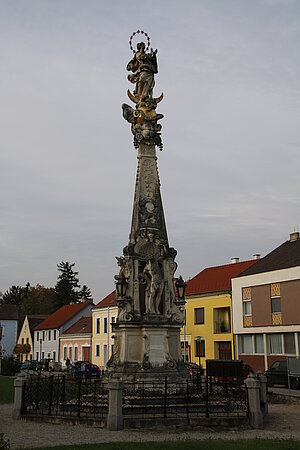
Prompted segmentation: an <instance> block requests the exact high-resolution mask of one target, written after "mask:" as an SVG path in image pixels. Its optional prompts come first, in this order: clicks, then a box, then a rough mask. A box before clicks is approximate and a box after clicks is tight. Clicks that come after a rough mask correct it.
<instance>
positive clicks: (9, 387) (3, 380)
mask: <svg viewBox="0 0 300 450" xmlns="http://www.w3.org/2000/svg"><path fill="white" fill-rule="evenodd" d="M14 381H15V378H14V377H2V376H0V403H1V404H3V403H13V402H14Z"/></svg>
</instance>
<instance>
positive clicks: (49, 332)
mask: <svg viewBox="0 0 300 450" xmlns="http://www.w3.org/2000/svg"><path fill="white" fill-rule="evenodd" d="M48 340H49V341H51V330H49V331H48Z"/></svg>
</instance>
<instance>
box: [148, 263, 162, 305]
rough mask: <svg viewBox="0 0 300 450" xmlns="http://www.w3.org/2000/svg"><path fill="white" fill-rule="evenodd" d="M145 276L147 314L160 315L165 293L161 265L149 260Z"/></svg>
mask: <svg viewBox="0 0 300 450" xmlns="http://www.w3.org/2000/svg"><path fill="white" fill-rule="evenodd" d="M143 274H144V275H145V280H146V296H145V307H146V314H160V311H159V306H160V303H161V295H162V291H163V279H162V273H161V270H160V267H159V264H158V263H157V262H156V261H153V260H151V259H149V260H148V261H147V264H146V265H145V268H144V271H143Z"/></svg>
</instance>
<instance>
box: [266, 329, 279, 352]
mask: <svg viewBox="0 0 300 450" xmlns="http://www.w3.org/2000/svg"><path fill="white" fill-rule="evenodd" d="M268 349H269V353H270V354H271V355H281V354H282V340H281V334H279V333H274V334H269V335H268Z"/></svg>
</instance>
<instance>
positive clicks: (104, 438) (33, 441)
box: [0, 404, 300, 449]
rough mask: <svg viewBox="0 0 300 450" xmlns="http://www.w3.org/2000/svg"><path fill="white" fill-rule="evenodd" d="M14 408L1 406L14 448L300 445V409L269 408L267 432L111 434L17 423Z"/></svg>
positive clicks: (0, 424)
mask: <svg viewBox="0 0 300 450" xmlns="http://www.w3.org/2000/svg"><path fill="white" fill-rule="evenodd" d="M12 409H13V405H0V418H1V419H0V433H4V437H5V439H9V441H10V444H11V447H12V448H13V449H17V448H27V449H28V448H34V447H50V446H55V445H68V444H69V445H70V444H88V443H89V444H92V443H100V442H125V441H127V442H143V441H171V440H183V441H184V440H203V439H226V440H228V439H256V438H265V439H295V440H297V441H300V405H286V404H284V405H283V404H277V405H269V417H268V420H267V422H266V427H265V429H264V430H231V431H222V430H215V429H214V430H209V429H207V430H196V431H195V430H194V431H191V430H182V429H176V430H166V429H165V428H164V429H161V430H158V431H153V430H151V432H150V431H145V430H141V431H107V430H103V429H101V428H93V427H86V426H83V425H65V424H64V425H53V424H47V423H43V424H40V423H36V422H26V421H24V420H19V421H14V420H12V418H11V414H12Z"/></svg>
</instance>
